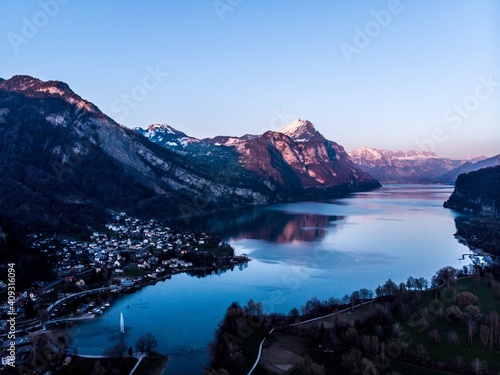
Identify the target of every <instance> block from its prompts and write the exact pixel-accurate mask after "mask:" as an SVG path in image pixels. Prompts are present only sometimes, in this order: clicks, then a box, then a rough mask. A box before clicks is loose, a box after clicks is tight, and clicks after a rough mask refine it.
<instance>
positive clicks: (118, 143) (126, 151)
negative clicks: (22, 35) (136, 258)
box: [0, 76, 380, 232]
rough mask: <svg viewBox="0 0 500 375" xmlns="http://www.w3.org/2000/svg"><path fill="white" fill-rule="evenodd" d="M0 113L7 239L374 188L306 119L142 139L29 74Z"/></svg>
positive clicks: (153, 130) (0, 196) (7, 93)
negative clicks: (124, 218) (251, 130)
mask: <svg viewBox="0 0 500 375" xmlns="http://www.w3.org/2000/svg"><path fill="white" fill-rule="evenodd" d="M0 109H1V110H2V121H0V160H1V161H0V176H1V177H0V210H1V216H0V226H2V227H3V228H4V229H5V228H7V231H11V232H12V231H22V232H30V231H38V230H44V231H58V232H72V231H73V232H76V231H79V230H81V228H82V227H84V226H86V225H94V224H98V223H104V222H105V221H106V220H107V218H108V215H109V213H110V210H117V211H125V212H127V213H129V214H131V215H135V216H139V217H155V218H171V217H186V216H191V215H196V214H200V213H205V212H209V211H215V210H221V209H228V208H233V207H243V206H249V205H261V204H269V203H274V202H282V201H287V200H294V199H304V198H315V197H327V196H332V195H340V194H345V193H348V192H352V191H359V190H369V189H373V188H377V187H379V186H380V184H379V182H378V181H377V180H375V179H374V178H373V177H371V176H370V175H369V174H368V173H366V172H363V171H362V170H361V169H360V168H358V167H357V166H356V165H355V164H354V163H353V162H352V161H351V160H350V158H349V156H348V155H347V153H346V152H345V151H344V149H343V148H342V147H341V146H340V145H338V144H336V143H335V142H332V141H329V140H326V139H325V138H324V137H323V136H322V135H321V134H320V133H319V132H318V131H317V130H316V129H315V127H314V126H313V125H312V124H311V123H310V122H308V121H303V120H297V121H296V122H294V123H292V124H290V126H289V127H286V128H284V129H283V130H282V131H281V132H271V131H268V132H266V133H264V134H261V135H246V136H243V137H226V136H220V137H216V138H213V139H204V140H198V139H195V138H192V137H188V136H187V135H185V134H184V133H182V132H180V131H177V130H175V129H173V128H171V127H169V126H164V125H153V126H150V127H149V129H148V130H147V131H145V132H143V135H141V134H140V133H141V132H140V131H134V130H131V129H128V128H125V127H123V126H121V125H119V124H118V123H116V122H115V121H114V120H113V119H111V118H110V117H108V116H106V115H105V114H104V113H103V112H101V111H100V110H99V108H97V107H96V106H95V105H93V104H92V103H91V102H89V101H87V100H85V99H83V98H81V97H80V96H79V95H77V94H76V93H74V92H73V91H72V90H71V89H70V88H69V86H68V85H67V84H66V83H63V82H59V81H47V82H43V81H41V80H39V79H36V78H33V77H30V76H14V77H12V78H11V79H8V80H1V81H0ZM144 135H145V136H144ZM155 142H158V143H160V144H157V143H155Z"/></svg>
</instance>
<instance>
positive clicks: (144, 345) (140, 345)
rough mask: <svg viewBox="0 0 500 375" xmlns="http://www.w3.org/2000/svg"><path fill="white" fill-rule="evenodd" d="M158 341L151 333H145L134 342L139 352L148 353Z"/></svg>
mask: <svg viewBox="0 0 500 375" xmlns="http://www.w3.org/2000/svg"><path fill="white" fill-rule="evenodd" d="M157 346H158V341H157V340H156V338H155V337H154V336H153V334H151V333H146V334H145V335H142V336H141V337H139V338H138V339H137V341H136V343H135V348H136V349H137V351H139V352H141V353H147V354H150V353H151V351H152V350H154V349H156V347H157Z"/></svg>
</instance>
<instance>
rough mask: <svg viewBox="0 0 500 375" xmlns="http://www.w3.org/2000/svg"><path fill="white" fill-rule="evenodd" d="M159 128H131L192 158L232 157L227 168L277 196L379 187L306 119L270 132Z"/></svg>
mask: <svg viewBox="0 0 500 375" xmlns="http://www.w3.org/2000/svg"><path fill="white" fill-rule="evenodd" d="M161 129H162V127H161V126H158V125H152V126H150V127H148V129H141V128H137V129H136V131H137V132H139V133H140V134H142V135H144V136H145V137H147V138H149V139H151V140H152V141H154V142H156V143H158V144H160V145H162V146H163V147H165V148H167V149H169V150H172V151H175V152H178V153H180V154H182V155H186V156H189V157H190V159H191V160H193V161H194V162H195V163H201V164H207V163H208V164H209V163H210V162H211V160H212V161H213V160H221V159H223V160H226V162H227V161H228V160H232V163H231V164H232V165H233V168H235V167H234V166H236V165H237V166H239V167H243V168H244V170H246V171H249V172H251V173H254V174H257V175H259V176H260V178H262V179H264V181H265V183H266V186H268V187H269V188H270V189H272V190H274V191H276V192H280V194H282V195H288V196H290V197H294V196H300V195H302V196H307V195H311V194H312V195H314V194H321V193H323V194H324V193H328V192H333V191H334V190H335V189H336V190H338V191H344V192H348V191H356V190H365V189H370V188H376V187H379V186H380V184H379V183H378V181H376V180H375V179H374V178H373V177H371V176H370V175H369V174H367V173H366V172H363V171H362V170H361V169H359V168H358V167H357V166H356V165H355V164H354V163H352V161H351V160H350V159H349V156H348V155H347V153H346V152H345V150H344V149H343V148H342V146H340V145H338V144H337V143H335V142H332V141H329V140H327V139H325V138H324V137H323V135H321V133H320V132H318V131H317V130H316V128H315V127H314V125H313V124H312V123H311V122H310V121H307V120H300V119H298V120H295V121H293V122H292V123H290V124H289V125H287V126H285V127H284V128H282V129H280V130H278V131H276V132H273V131H267V132H265V133H264V134H260V135H251V134H246V135H244V136H241V137H235V136H217V137H214V138H206V139H203V140H199V139H196V138H193V137H189V136H186V134H184V133H183V132H180V131H178V130H176V129H174V128H172V127H171V126H169V125H163V129H162V130H161ZM160 130H161V131H160ZM228 172H231V169H229V170H228ZM228 177H229V176H228Z"/></svg>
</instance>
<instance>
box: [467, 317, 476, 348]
mask: <svg viewBox="0 0 500 375" xmlns="http://www.w3.org/2000/svg"><path fill="white" fill-rule="evenodd" d="M475 332H476V322H475V321H473V320H468V321H467V343H468V344H469V349H470V347H471V346H472V339H473V338H474V333H475Z"/></svg>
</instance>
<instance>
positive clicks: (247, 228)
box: [192, 205, 345, 244]
mask: <svg viewBox="0 0 500 375" xmlns="http://www.w3.org/2000/svg"><path fill="white" fill-rule="evenodd" d="M290 207H292V205H290ZM344 218H345V217H344V216H339V215H318V214H314V213H294V212H290V211H287V210H286V209H285V210H283V205H275V206H271V207H256V208H251V209H245V210H235V211H231V212H227V213H226V214H225V215H220V214H218V215H216V216H205V217H203V218H200V219H197V220H196V221H194V222H193V223H192V226H193V227H195V228H196V229H197V230H200V231H210V232H215V233H219V234H221V236H222V237H223V238H226V239H228V240H230V241H239V240H244V239H258V240H264V241H268V242H273V243H278V244H281V243H283V244H284V243H293V242H297V241H301V242H314V241H320V240H322V239H323V238H324V237H325V236H326V234H327V232H328V231H331V230H332V228H334V227H335V225H336V221H339V220H343V219H344Z"/></svg>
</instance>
